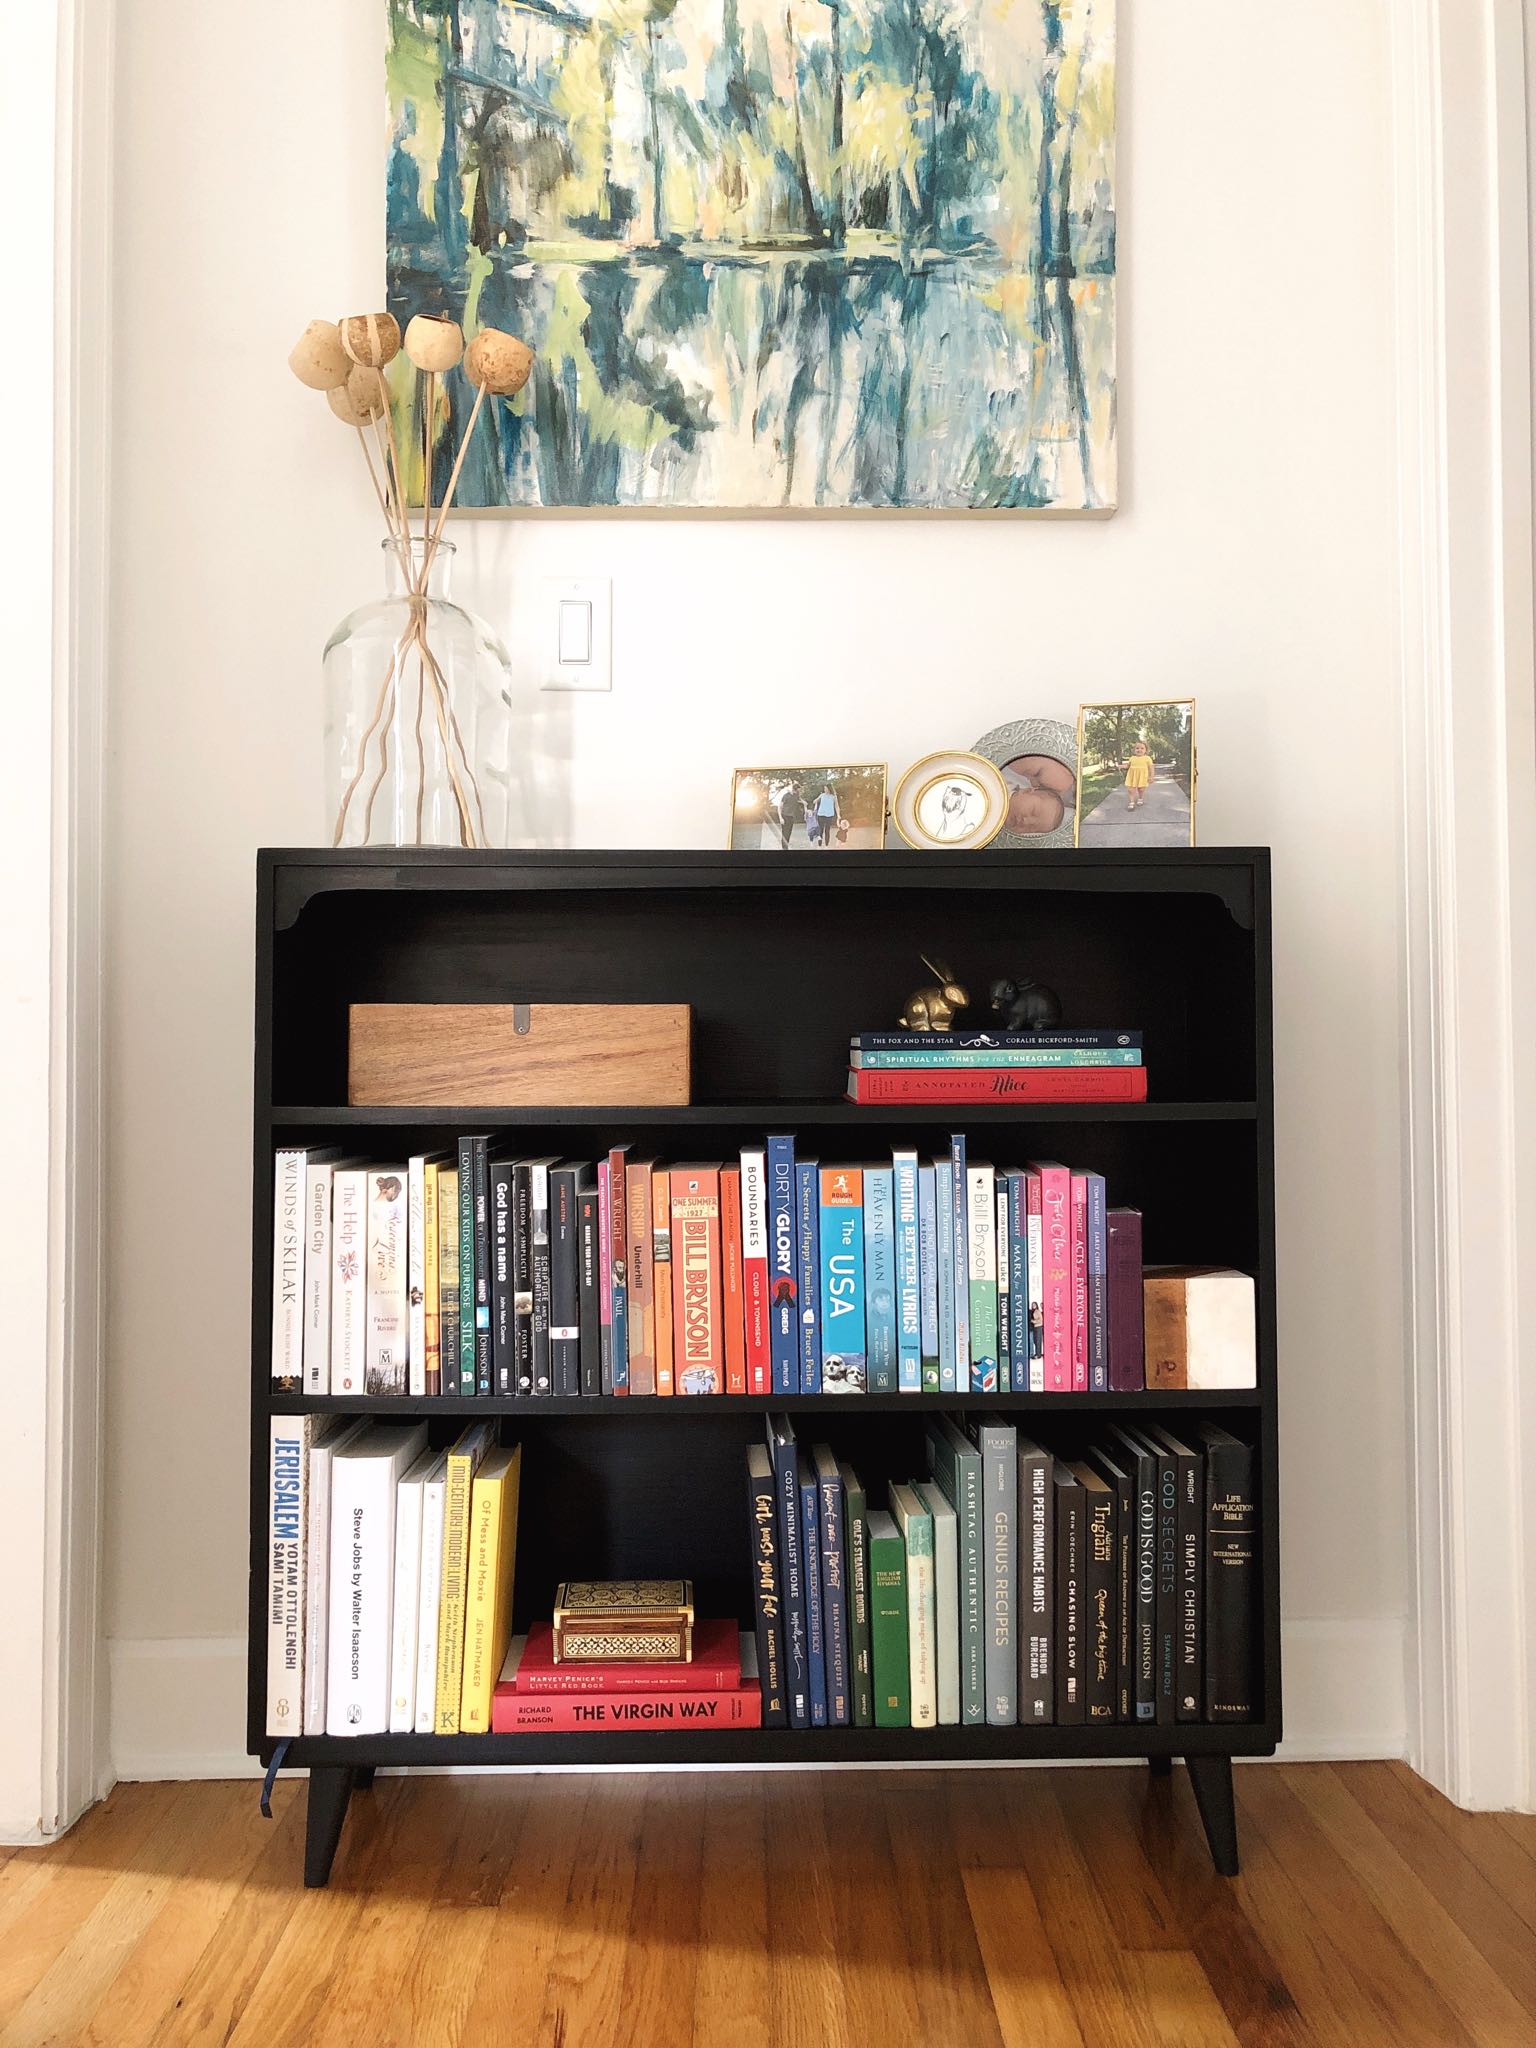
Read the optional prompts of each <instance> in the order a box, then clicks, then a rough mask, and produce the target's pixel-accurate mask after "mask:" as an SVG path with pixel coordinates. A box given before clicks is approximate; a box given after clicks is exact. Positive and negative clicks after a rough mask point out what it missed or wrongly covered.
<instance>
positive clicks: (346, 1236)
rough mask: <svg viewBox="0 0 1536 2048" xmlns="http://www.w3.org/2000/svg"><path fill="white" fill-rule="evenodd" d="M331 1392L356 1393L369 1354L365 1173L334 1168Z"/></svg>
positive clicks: (332, 1190)
mask: <svg viewBox="0 0 1536 2048" xmlns="http://www.w3.org/2000/svg"><path fill="white" fill-rule="evenodd" d="M331 1242H332V1273H331V1392H332V1393H333V1394H360V1393H361V1392H362V1391H363V1366H364V1359H365V1356H366V1352H367V1345H368V1332H367V1300H368V1269H367V1260H368V1173H367V1169H366V1168H365V1167H347V1168H345V1169H342V1168H338V1169H337V1171H336V1175H335V1178H334V1180H333V1182H332V1188H331Z"/></svg>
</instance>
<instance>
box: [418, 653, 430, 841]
mask: <svg viewBox="0 0 1536 2048" xmlns="http://www.w3.org/2000/svg"><path fill="white" fill-rule="evenodd" d="M421 644H422V646H425V644H426V635H425V632H423V634H422V641H421ZM426 695H427V664H426V661H425V660H424V658H423V656H422V655H421V653H420V652H418V653H417V656H416V844H417V845H418V846H420V844H421V806H422V803H423V802H424V800H425V798H426V794H427V755H426V749H425V748H424V747H423V745H422V743H421V714H422V710H423V708H424V707H425V703H426Z"/></svg>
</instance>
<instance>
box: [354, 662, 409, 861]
mask: <svg viewBox="0 0 1536 2048" xmlns="http://www.w3.org/2000/svg"><path fill="white" fill-rule="evenodd" d="M400 673H401V674H402V675H404V674H405V663H404V662H403V661H402V662H401V664H400ZM391 674H393V664H391ZM397 698H398V692H397V691H395V690H394V689H391V691H390V695H389V703H390V709H389V714H388V716H386V718H385V720H384V728H383V730H382V732H380V734H379V772H378V774H377V775H375V777H374V778H373V787H372V789H370V790H369V792H368V801H367V803H366V804H365V805H364V806H363V844H364V846H366V845H367V844H368V835H369V833H370V832H372V830H373V800H374V798H375V797H376V796H377V795H378V793H379V790H380V788H381V787H382V785H383V781H384V778H385V776H386V775H387V774H388V773H389V728H390V724H391V722H392V720H393V717H394V707H395V704H396V701H397Z"/></svg>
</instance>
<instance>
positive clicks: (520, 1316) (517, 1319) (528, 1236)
mask: <svg viewBox="0 0 1536 2048" xmlns="http://www.w3.org/2000/svg"><path fill="white" fill-rule="evenodd" d="M509 1238H510V1261H511V1275H512V1373H513V1381H514V1384H515V1386H516V1388H517V1391H518V1393H519V1394H536V1393H537V1392H538V1391H539V1384H538V1380H537V1378H536V1376H535V1373H534V1369H533V1167H532V1164H531V1163H530V1161H528V1160H526V1159H519V1160H517V1161H516V1162H515V1163H514V1165H513V1168H512V1213H511V1229H510V1232H509ZM546 1391H547V1389H546Z"/></svg>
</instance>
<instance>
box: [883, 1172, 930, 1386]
mask: <svg viewBox="0 0 1536 2048" xmlns="http://www.w3.org/2000/svg"><path fill="white" fill-rule="evenodd" d="M891 1194H892V1199H893V1201H894V1204H895V1210H896V1384H897V1387H898V1388H899V1389H900V1391H901V1392H902V1393H903V1394H920V1393H921V1392H922V1390H923V1278H922V1247H921V1242H920V1237H921V1226H920V1218H919V1203H920V1197H919V1194H918V1167H917V1154H916V1153H915V1152H901V1151H898V1152H893V1153H892V1154H891Z"/></svg>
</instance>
